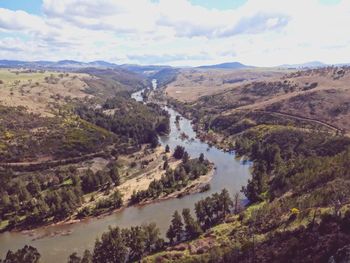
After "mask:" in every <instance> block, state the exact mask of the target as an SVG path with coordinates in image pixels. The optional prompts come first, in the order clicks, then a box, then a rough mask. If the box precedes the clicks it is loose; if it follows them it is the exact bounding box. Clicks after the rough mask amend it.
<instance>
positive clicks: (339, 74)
mask: <svg viewBox="0 0 350 263" xmlns="http://www.w3.org/2000/svg"><path fill="white" fill-rule="evenodd" d="M349 83H350V68H346V67H345V68H339V67H328V68H320V69H314V70H311V69H310V70H302V71H288V70H273V69H270V70H265V69H248V70H231V71H228V70H206V71H200V70H195V71H194V70H192V71H190V70H185V71H182V72H181V73H180V74H179V76H178V77H177V79H176V81H174V82H172V83H170V84H169V85H168V87H167V89H166V94H167V95H168V96H169V97H171V98H173V99H176V100H177V101H180V102H186V103H187V104H188V105H189V107H193V108H194V109H197V110H202V111H203V112H204V111H205V112H208V113H212V114H219V113H223V114H224V115H229V114H232V113H234V112H235V111H237V110H246V111H256V110H259V111H269V112H276V113H282V114H286V115H292V116H298V117H302V118H305V119H314V120H319V121H321V122H325V123H327V124H330V125H334V126H336V127H337V128H339V129H341V130H346V131H349V130H350V102H349V101H350V85H349Z"/></svg>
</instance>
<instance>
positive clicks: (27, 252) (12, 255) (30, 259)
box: [0, 246, 41, 263]
mask: <svg viewBox="0 0 350 263" xmlns="http://www.w3.org/2000/svg"><path fill="white" fill-rule="evenodd" d="M40 257H41V255H40V253H39V252H38V250H37V249H36V248H34V247H32V246H24V247H23V248H21V249H18V250H17V251H16V252H13V251H11V250H9V251H8V252H7V254H6V257H5V258H4V260H3V261H2V260H1V259H0V262H4V263H39V262H40Z"/></svg>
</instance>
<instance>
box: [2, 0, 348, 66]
mask: <svg viewBox="0 0 350 263" xmlns="http://www.w3.org/2000/svg"><path fill="white" fill-rule="evenodd" d="M349 25H350V0H93V1H92V0H0V59H19V60H62V59H74V60H80V61H93V60H106V61H109V62H114V63H118V64H122V63H138V64H170V65H174V66H189V65H201V64H214V63H221V62H228V61H240V62H242V63H245V64H248V65H256V66H274V65H279V64H287V63H288V64H292V63H303V62H307V61H315V60H318V61H323V62H326V63H343V62H350V29H349Z"/></svg>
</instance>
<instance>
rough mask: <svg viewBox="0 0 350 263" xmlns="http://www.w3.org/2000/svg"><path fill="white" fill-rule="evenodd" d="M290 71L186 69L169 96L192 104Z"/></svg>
mask: <svg viewBox="0 0 350 263" xmlns="http://www.w3.org/2000/svg"><path fill="white" fill-rule="evenodd" d="M287 72H289V71H288V70H275V69H265V68H262V69H260V68H254V69H242V70H206V69H184V70H181V71H180V74H179V75H178V76H177V78H176V80H175V81H174V82H172V83H170V84H168V86H167V88H166V93H167V95H168V96H170V97H173V98H175V99H178V100H180V101H184V102H192V101H195V100H197V99H198V98H200V97H202V96H207V95H213V94H217V93H221V92H225V91H229V90H232V89H234V88H236V87H240V86H241V85H245V84H246V83H250V82H252V81H255V80H258V79H259V80H265V79H271V78H280V77H282V76H283V75H284V74H286V73H287Z"/></svg>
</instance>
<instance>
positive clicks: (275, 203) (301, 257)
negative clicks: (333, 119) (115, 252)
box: [144, 69, 350, 262]
mask: <svg viewBox="0 0 350 263" xmlns="http://www.w3.org/2000/svg"><path fill="white" fill-rule="evenodd" d="M325 72H326V73H324V72H322V71H320V72H316V73H315V72H299V73H296V75H292V76H293V77H296V78H299V77H300V78H302V76H304V75H307V77H308V78H309V81H312V80H313V79H314V78H315V75H320V74H324V75H328V77H329V75H330V74H334V70H333V69H329V70H326V71H325ZM346 74H347V73H346ZM346 74H345V76H347V75H346ZM292 76H290V77H292ZM332 78H333V77H332ZM316 79H317V78H316ZM340 79H341V78H340ZM340 79H336V80H335V79H334V80H329V79H328V80H327V81H331V82H332V83H333V81H337V80H340ZM318 80H319V79H318ZM303 81H304V80H303ZM343 81H344V80H343ZM343 83H344V82H343ZM333 84H334V83H333ZM339 85H340V84H339ZM260 87H262V86H261V85H260ZM248 88H249V87H248ZM344 89H345V87H344V88H343V87H342V86H339V89H338V90H337V92H336V94H339V92H342V91H343V90H344ZM325 90H327V89H326V88H325ZM261 91H262V90H261V89H260V90H259V89H258V88H257V90H256V91H255V92H254V93H256V92H259V93H260V92H261ZM234 92H235V91H234V90H233V91H232V93H230V92H227V93H219V94H218V95H215V96H213V98H209V97H208V99H211V100H209V102H210V103H202V102H204V101H205V100H206V97H204V98H200V99H198V100H197V101H195V102H193V103H190V104H182V103H179V102H175V105H177V106H178V107H179V109H180V110H182V111H183V112H187V113H190V114H189V115H190V116H191V115H192V116H194V117H195V118H196V123H197V126H198V127H199V128H200V130H201V131H202V132H203V137H204V138H205V139H212V141H213V142H214V143H216V144H218V145H220V146H223V147H224V148H235V149H236V150H237V152H238V154H240V155H242V156H247V157H249V158H250V159H251V160H253V161H254V168H253V174H254V176H253V180H252V182H253V183H251V186H252V188H253V189H255V188H256V190H254V191H253V192H255V193H256V194H257V196H256V198H257V201H255V202H256V203H255V204H253V205H250V206H249V207H248V208H247V209H245V210H244V211H242V212H241V213H240V214H239V215H232V216H231V217H230V218H228V219H227V220H226V223H224V224H220V225H218V226H216V227H214V228H212V229H210V230H208V231H207V232H206V233H204V234H203V235H202V236H201V237H200V238H198V239H196V240H193V241H190V242H186V243H184V244H180V245H177V246H175V247H172V248H168V249H167V251H164V252H160V253H158V254H155V255H152V256H149V257H147V258H145V260H144V261H145V262H251V261H252V260H253V257H255V260H256V261H257V262H287V261H288V262H315V261H316V262H327V261H328V259H329V258H330V257H331V256H334V257H340V258H341V257H342V254H341V253H342V252H341V249H342V248H343V247H344V246H345V245H346V244H348V243H349V242H350V233H349V232H348V230H346V229H349V227H350V224H349V222H350V213H349V212H348V211H349V208H350V192H349V190H348V189H349V186H350V174H349V163H350V155H349V152H350V147H349V146H350V139H348V138H346V137H344V136H342V135H340V134H339V133H338V135H336V133H335V132H334V131H333V130H331V129H329V128H327V127H324V126H323V125H321V124H318V123H314V122H309V121H307V120H302V119H295V118H288V117H285V116H278V115H277V116H276V115H273V114H270V113H267V112H254V111H232V112H229V113H228V114H221V112H220V111H216V110H215V109H217V108H220V107H223V106H226V104H223V103H220V101H222V99H223V98H225V99H226V101H229V100H232V101H236V99H237V98H235V96H233V94H234ZM249 92H250V91H248V93H249ZM265 92H266V93H267V94H268V95H267V96H270V97H271V96H272V95H270V94H269V92H273V94H275V93H276V91H274V85H268V86H266V87H265ZM322 92H324V91H323V88H322V89H321V90H320V91H317V93H322ZM283 93H285V92H283ZM299 93H303V91H301V92H299ZM236 95H237V94H236ZM327 95H328V97H327V99H328V100H329V99H330V98H329V97H331V98H332V96H333V94H332V93H330V94H329V93H327ZM184 96H185V95H184ZM216 96H219V97H218V98H216ZM299 96H301V95H300V94H299ZM262 97H264V96H262ZM277 97H278V92H277ZM334 97H335V98H337V99H340V98H339V97H337V96H334ZM323 99H324V98H322V100H323ZM304 100H305V101H306V103H310V101H312V100H309V97H307V96H306V97H305V99H304ZM207 102H208V100H207ZM237 102H239V99H238V100H237ZM201 103H202V104H201ZM198 104H200V105H201V106H200V107H197V105H198ZM253 106H254V104H253ZM253 106H252V107H253ZM283 107H284V109H288V107H289V104H283ZM291 110H292V107H291ZM314 112H315V113H314V115H313V116H316V118H317V117H318V116H321V115H324V111H322V107H321V108H317V107H316V108H314ZM204 113H205V114H204ZM208 113H209V114H208ZM207 116H209V117H207ZM338 117H339V120H340V121H342V122H343V123H344V122H345V121H346V116H344V115H342V114H339V115H338ZM208 134H212V135H211V136H209V135H208ZM271 145H273V146H276V145H277V146H278V148H279V150H280V158H281V159H280V161H279V162H277V161H276V160H274V159H271V160H269V161H267V160H266V158H267V156H269V155H270V154H269V151H271V148H270V146H271ZM259 152H260V153H259ZM277 159H278V158H277ZM268 164H270V165H271V167H270V168H267V169H268V171H265V172H264V169H262V170H261V167H263V166H265V167H268ZM253 185H255V186H253ZM296 237H301V238H300V239H297V240H296Z"/></svg>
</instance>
